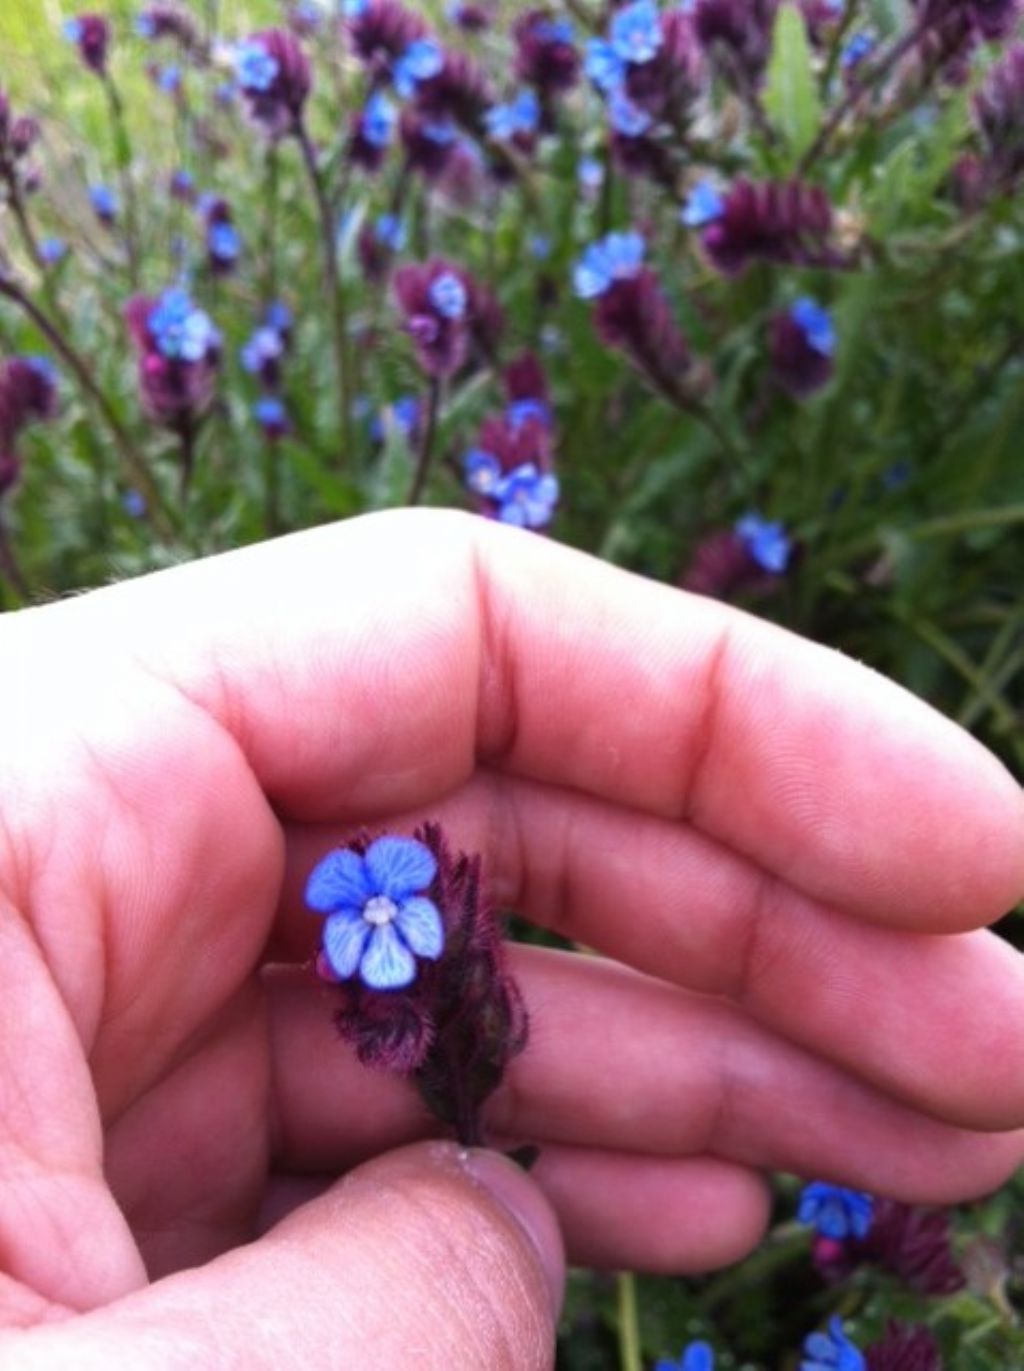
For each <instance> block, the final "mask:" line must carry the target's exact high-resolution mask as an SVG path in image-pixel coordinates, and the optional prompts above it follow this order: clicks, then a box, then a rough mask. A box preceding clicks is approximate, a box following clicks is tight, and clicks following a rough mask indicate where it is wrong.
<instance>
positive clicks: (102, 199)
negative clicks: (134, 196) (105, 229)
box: [89, 186, 119, 224]
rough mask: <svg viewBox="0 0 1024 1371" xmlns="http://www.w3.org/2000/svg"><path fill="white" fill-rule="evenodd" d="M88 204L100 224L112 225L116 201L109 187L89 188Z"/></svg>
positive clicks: (117, 207) (116, 207)
mask: <svg viewBox="0 0 1024 1371" xmlns="http://www.w3.org/2000/svg"><path fill="white" fill-rule="evenodd" d="M89 203H90V204H91V205H92V210H93V213H94V214H95V215H96V218H97V219H98V220H99V221H100V223H101V224H112V223H113V222H114V220H115V219H116V218H117V214H118V209H119V205H118V199H117V195H116V194H115V193H114V191H112V190H111V189H110V187H109V186H90V187H89Z"/></svg>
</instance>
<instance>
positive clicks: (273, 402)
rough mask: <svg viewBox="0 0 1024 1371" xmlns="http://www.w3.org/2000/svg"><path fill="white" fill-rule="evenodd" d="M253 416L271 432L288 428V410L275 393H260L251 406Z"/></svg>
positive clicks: (278, 431)
mask: <svg viewBox="0 0 1024 1371" xmlns="http://www.w3.org/2000/svg"><path fill="white" fill-rule="evenodd" d="M252 413H253V418H254V419H255V420H256V422H257V423H258V424H260V425H261V426H262V427H263V428H265V429H266V430H267V432H268V433H271V434H279V433H282V432H283V431H284V430H286V429H287V428H288V426H289V425H288V411H287V410H286V409H285V407H284V402H283V401H282V400H279V399H278V397H277V396H276V395H261V396H260V398H259V399H258V400H257V401H256V403H255V404H254V405H253V407H252Z"/></svg>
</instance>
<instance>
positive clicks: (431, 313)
mask: <svg viewBox="0 0 1024 1371" xmlns="http://www.w3.org/2000/svg"><path fill="white" fill-rule="evenodd" d="M394 292H395V299H396V301H397V302H398V306H399V308H400V309H401V311H402V313H403V314H404V316H405V330H406V332H407V333H408V335H409V337H410V338H411V339H412V341H413V344H414V346H415V349H416V357H417V360H418V361H419V364H420V366H421V367H422V368H423V370H424V372H426V374H427V375H428V376H432V377H435V378H438V379H444V378H447V377H450V376H454V375H455V373H456V372H457V371H459V370H460V368H461V367H462V366H464V365H465V363H466V361H467V360H468V358H469V355H470V350H471V347H472V345H473V344H474V343H476V344H477V346H478V347H479V348H480V350H481V351H482V352H483V353H484V355H485V356H490V355H491V354H492V353H493V350H494V346H495V343H496V341H497V335H498V334H499V333H500V331H501V324H502V320H501V313H500V311H499V310H498V308H497V305H496V303H495V302H494V300H493V299H492V297H491V296H490V294H489V292H488V291H486V290H485V289H484V288H483V287H481V286H480V285H478V284H477V283H476V282H475V281H474V280H473V279H472V277H471V276H470V275H469V274H468V272H466V271H464V270H463V268H462V267H459V266H456V265H455V264H454V263H452V262H448V261H445V260H443V259H437V260H435V261H432V262H428V263H425V264H424V265H421V266H417V265H410V266H405V267H402V268H401V269H400V270H399V271H398V272H396V273H395V279H394Z"/></svg>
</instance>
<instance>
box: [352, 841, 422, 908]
mask: <svg viewBox="0 0 1024 1371" xmlns="http://www.w3.org/2000/svg"><path fill="white" fill-rule="evenodd" d="M365 860H366V869H367V871H368V872H369V876H370V880H371V881H372V883H373V891H374V893H375V894H378V895H386V896H387V897H388V899H389V900H395V901H396V902H398V903H400V902H401V901H402V900H405V899H407V898H408V897H409V896H410V895H418V894H419V892H420V891H421V890H426V888H427V886H428V885H429V884H430V882H431V881H432V880H433V879H434V877H435V876H436V875H437V862H436V861H435V860H434V854H433V853H432V852H431V851H430V848H429V847H424V846H423V844H422V843H418V842H417V841H416V839H415V838H395V837H390V836H388V837H385V838H378V839H377V841H376V842H375V843H371V844H370V846H369V847H368V848H367V850H366V858H365Z"/></svg>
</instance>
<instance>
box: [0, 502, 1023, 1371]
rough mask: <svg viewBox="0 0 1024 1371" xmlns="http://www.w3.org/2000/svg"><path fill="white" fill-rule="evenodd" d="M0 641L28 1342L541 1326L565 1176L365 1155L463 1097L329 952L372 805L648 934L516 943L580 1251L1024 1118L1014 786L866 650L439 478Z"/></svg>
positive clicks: (2, 897) (60, 1349)
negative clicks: (368, 1003)
mask: <svg viewBox="0 0 1024 1371" xmlns="http://www.w3.org/2000/svg"><path fill="white" fill-rule="evenodd" d="M0 644H2V646H3V649H4V660H5V661H6V662H7V663H8V664H9V665H8V669H7V671H6V672H5V673H4V677H3V680H2V682H0V825H2V826H0V982H2V998H0V1004H2V1009H0V1102H2V1103H0V1269H2V1270H3V1271H4V1272H6V1275H0V1325H6V1326H7V1328H8V1330H10V1331H8V1332H7V1333H6V1334H0V1360H3V1364H4V1366H5V1367H7V1366H8V1365H9V1366H10V1367H12V1368H43V1367H45V1368H46V1371H53V1369H54V1368H57V1367H60V1366H62V1365H72V1364H73V1365H74V1366H76V1367H82V1366H91V1365H94V1364H95V1365H97V1366H99V1365H103V1366H104V1367H106V1366H110V1365H129V1364H132V1365H141V1366H145V1367H149V1366H153V1367H164V1366H176V1365H179V1364H181V1365H186V1364H187V1365H189V1366H193V1365H204V1366H208V1365H218V1366H245V1367H256V1366H262V1365H266V1366H271V1365H274V1366H281V1365H292V1364H294V1365H302V1366H304V1367H315V1366H334V1365H337V1366H342V1365H344V1366H346V1367H356V1366H362V1365H364V1364H366V1365H369V1364H371V1363H372V1364H374V1365H379V1364H387V1363H388V1362H389V1361H390V1360H392V1359H395V1358H396V1357H397V1356H399V1355H403V1354H408V1352H409V1351H410V1350H413V1349H415V1351H416V1357H417V1364H418V1365H419V1366H422V1367H425V1368H432V1367H435V1366H436V1367H463V1366H466V1367H469V1366H478V1365H479V1366H483V1365H487V1366H496V1367H497V1366H501V1367H510V1368H511V1367H515V1368H531V1367H542V1366H546V1365H548V1364H549V1362H550V1357H551V1337H552V1319H553V1307H554V1306H553V1301H552V1298H551V1293H550V1292H551V1291H554V1292H555V1296H556V1298H557V1289H558V1285H559V1281H560V1278H561V1277H560V1255H559V1250H558V1240H557V1235H556V1234H555V1233H554V1231H553V1228H552V1225H551V1221H550V1217H549V1215H548V1212H547V1210H546V1208H545V1206H544V1202H543V1200H542V1199H541V1197H540V1195H539V1193H538V1192H537V1191H536V1190H535V1189H534V1187H533V1186H532V1185H531V1183H530V1182H529V1181H527V1180H526V1179H525V1178H524V1177H521V1176H519V1175H517V1174H516V1173H514V1172H512V1171H510V1170H509V1169H508V1167H507V1164H506V1163H504V1162H502V1161H501V1160H500V1159H495V1158H490V1159H487V1160H484V1159H481V1158H479V1157H477V1158H475V1159H474V1158H470V1160H469V1161H468V1162H465V1161H464V1160H463V1159H462V1158H461V1157H460V1155H459V1154H458V1153H457V1152H456V1151H455V1150H454V1149H451V1148H440V1149H439V1148H437V1147H436V1146H435V1147H433V1148H430V1147H428V1148H426V1149H424V1148H423V1147H420V1148H418V1149H414V1150H412V1151H403V1152H400V1153H397V1154H390V1155H387V1156H384V1157H382V1158H380V1159H379V1160H376V1161H369V1162H368V1163H367V1164H365V1165H361V1166H360V1165H358V1164H359V1163H366V1161H367V1159H370V1158H375V1157H378V1154H380V1153H382V1152H386V1151H387V1150H388V1149H391V1148H393V1147H395V1146H397V1145H399V1144H401V1143H403V1142H408V1141H410V1140H412V1139H416V1138H422V1137H424V1136H425V1135H426V1134H428V1133H429V1131H430V1123H429V1120H428V1119H427V1118H426V1117H425V1116H424V1114H423V1111H422V1108H421V1106H420V1105H419V1104H418V1103H417V1101H416V1099H415V1098H414V1096H413V1093H412V1092H411V1091H410V1090H409V1089H408V1088H407V1087H406V1086H405V1085H404V1083H402V1082H400V1081H396V1080H393V1079H391V1078H388V1077H383V1076H380V1075H377V1074H371V1073H368V1072H366V1071H364V1070H363V1069H361V1068H360V1067H358V1065H357V1064H356V1063H355V1062H354V1061H353V1059H352V1056H351V1054H350V1053H349V1051H348V1049H347V1048H346V1047H345V1046H344V1045H343V1044H342V1043H341V1042H340V1041H338V1039H337V1037H336V1035H335V1033H334V1030H333V1028H332V1024H331V1013H330V999H329V992H324V991H320V990H318V989H317V988H316V987H315V986H313V985H312V984H311V981H310V977H309V974H308V971H307V970H305V969H303V966H302V965H301V964H302V963H304V962H306V961H308V959H309V957H310V956H311V954H312V951H313V948H314V944H315V940H316V937H317V934H318V931H319V924H318V921H317V920H315V919H313V918H311V916H310V915H309V914H308V912H306V910H305V909H304V907H303V903H302V898H301V892H302V887H303V883H304V881H305V878H306V876H307V874H308V872H309V870H310V868H311V867H312V865H313V864H314V863H315V861H316V860H317V859H318V858H319V857H321V856H322V855H323V854H324V852H326V851H327V850H328V849H329V848H331V847H332V846H335V845H336V844H337V843H338V842H339V841H342V840H343V839H344V837H345V836H346V835H347V834H348V833H349V832H351V830H352V829H353V828H358V827H360V826H362V825H367V826H370V827H374V828H384V827H386V828H388V829H389V830H392V831H407V830H408V829H409V828H411V827H412V826H414V825H415V824H416V823H417V822H418V821H419V820H421V819H422V818H424V817H434V818H438V819H440V821H441V822H442V823H443V824H444V826H445V828H446V829H447V831H448V832H449V834H450V835H451V837H452V839H453V841H454V842H455V843H456V844H457V845H459V846H462V847H464V848H466V849H467V850H480V851H482V852H483V853H484V854H485V859H486V863H487V867H488V870H489V872H490V876H491V885H492V888H493V890H494V891H495V894H496V896H497V899H498V901H499V903H500V904H502V905H508V906H511V907H515V908H518V909H521V910H522V912H523V913H524V914H526V915H527V916H528V917H529V918H531V919H533V920H534V921H535V922H537V923H539V924H541V925H544V926H546V927H550V928H554V929H557V930H558V931H559V932H561V933H563V934H565V935H567V936H568V937H569V938H571V939H573V940H574V941H576V942H579V943H581V944H584V945H586V946H588V947H591V948H594V949H595V950H597V951H598V952H600V953H603V954H605V956H606V957H608V958H612V959H614V960H599V959H597V958H590V957H580V956H571V955H567V954H559V953H554V952H548V951H542V950H539V949H530V948H517V949H515V951H514V954H513V957H512V960H513V962H514V966H515V971H516V974H517V975H518V977H519V979H520V981H521V984H522V987H523V990H524V993H525V997H526V1000H527V1004H528V1006H529V1009H530V1012H531V1016H532V1020H533V1033H532V1038H531V1043H530V1047H529V1049H528V1051H527V1052H526V1053H525V1054H524V1055H523V1056H522V1057H521V1058H519V1059H518V1060H517V1061H516V1062H515V1063H514V1064H513V1066H512V1068H511V1070H510V1073H509V1078H508V1080H507V1082H506V1084H505V1085H504V1086H503V1088H502V1090H501V1091H500V1092H499V1094H498V1095H497V1096H496V1097H495V1098H494V1100H493V1101H492V1103H491V1106H490V1108H489V1121H490V1124H491V1127H492V1129H493V1130H494V1132H495V1133H496V1134H498V1135H500V1136H503V1137H507V1138H508V1139H509V1140H520V1139H525V1140H529V1141H532V1142H537V1143H539V1144H540V1145H541V1147H542V1157H541V1161H540V1163H539V1164H538V1166H537V1168H536V1172H535V1175H536V1177H537V1179H538V1180H539V1181H540V1183H541V1185H542V1186H543V1188H544V1190H545V1191H546V1193H547V1195H548V1197H549V1199H550V1201H551V1202H552V1204H553V1205H554V1208H555V1210H556V1211H557V1213H558V1216H559V1218H560V1221H561V1225H562V1229H563V1231H564V1233H565V1237H566V1242H567V1245H568V1248H569V1253H570V1256H572V1257H574V1258H575V1259H577V1260H580V1261H583V1262H591V1263H594V1264H600V1265H608V1266H630V1267H641V1268H644V1267H646V1268H649V1269H655V1270H658V1269H660V1270H675V1271H685V1270H699V1269H706V1268H708V1267H711V1266H714V1265H717V1264H721V1263H723V1262H728V1261H731V1260H733V1259H736V1258H738V1257H739V1256H741V1255H742V1254H743V1253H744V1252H745V1251H746V1250H747V1249H749V1247H750V1246H752V1245H753V1244H754V1243H756V1242H757V1241H758V1239H759V1237H760V1236H761V1233H762V1231H763V1228H764V1224H765V1221H766V1215H767V1201H766V1192H765V1187H764V1183H763V1181H762V1179H761V1173H762V1172H763V1171H764V1170H765V1169H771V1168H778V1169H785V1170H789V1171H796V1172H799V1173H802V1174H804V1175H808V1176H809V1175H815V1176H821V1177H826V1178H829V1179H833V1180H837V1181H841V1182H844V1183H846V1184H852V1185H856V1186H859V1187H863V1188H866V1189H871V1190H873V1191H876V1192H880V1193H885V1194H890V1195H895V1196H899V1197H901V1198H904V1199H907V1200H913V1201H936V1202H938V1201H951V1200H954V1199H959V1198H966V1197H968V1196H972V1195H976V1194H979V1193H982V1192H984V1191H986V1190H988V1189H990V1188H993V1187H994V1186H996V1185H997V1184H999V1183H1000V1182H1001V1181H1002V1179H1004V1177H1005V1176H1006V1175H1007V1174H1008V1173H1009V1172H1010V1171H1011V1170H1012V1169H1013V1168H1014V1167H1015V1166H1016V1164H1017V1163H1018V1161H1019V1160H1020V1158H1021V1156H1022V1155H1024V1134H1022V1133H1021V1132H1020V1131H1019V1130H1020V1129H1021V1126H1022V1125H1024V1070H1022V1067H1024V1023H1022V1018H1021V1015H1020V1012H1019V1009H1020V1005H1021V1004H1022V1002H1024V970H1022V964H1021V960H1020V958H1019V957H1018V955H1017V954H1016V953H1015V952H1014V951H1013V949H1011V948H1010V947H1009V946H1008V945H1007V944H1005V943H1004V942H1001V941H999V940H998V939H996V938H995V937H994V936H993V935H991V934H989V933H987V932H971V931H969V930H971V929H975V928H977V927H979V926H980V925H982V924H983V923H985V922H987V921H989V920H991V919H992V918H994V917H996V916H997V915H998V914H1000V913H1001V912H1003V911H1004V910H1005V909H1006V908H1007V907H1008V906H1010V905H1011V904H1012V903H1013V902H1014V901H1015V900H1016V899H1017V898H1018V897H1019V896H1020V895H1021V893H1022V892H1024V844H1022V842H1021V838H1022V834H1024V802H1022V798H1021V794H1020V792H1019V790H1018V788H1017V786H1016V785H1015V784H1014V782H1013V781H1012V780H1011V778H1010V777H1009V776H1008V775H1007V774H1006V773H1005V772H1004V771H1003V770H1002V769H1001V768H1000V767H999V765H998V764H997V763H996V762H995V761H994V760H993V759H992V758H991V757H989V756H988V755H987V754H986V753H985V752H984V751H983V749H981V748H980V747H979V746H978V745H977V744H976V743H974V742H973V741H972V740H971V739H969V738H968V737H967V736H966V735H964V734H962V733H960V732H959V731H958V730H957V729H955V728H954V727H953V726H952V725H951V724H949V723H948V722H946V721H944V720H942V719H941V718H939V717H938V716H937V715H936V714H934V713H933V712H931V711H930V710H928V709H927V708H926V707H925V706H924V705H922V704H920V703H919V702H917V701H915V700H913V699H912V698H911V697H910V696H909V695H907V694H905V693H904V692H902V691H900V690H898V689H897V688H896V687H894V686H892V685H890V684H888V683H886V682H885V681H883V680H882V679H881V678H879V677H877V676H875V675H873V674H872V673H870V672H867V671H865V670H864V669H862V668H861V667H858V666H856V665H855V664H853V663H851V662H849V661H847V660H845V659H843V658H841V657H840V656H838V655H836V654H833V653H831V652H828V651H826V650H824V649H821V648H819V647H815V646H812V645H810V644H808V643H804V642H802V641H800V640H799V639H796V638H794V637H792V636H791V635H788V634H785V633H783V632H782V631H780V630H778V629H776V628H774V627H771V626H769V625H767V624H764V623H761V622H759V621H757V620H756V619H753V618H750V617H748V616H745V615H743V614H741V613H739V612H737V611H735V610H732V609H729V608H726V607H723V606H721V605H719V604H716V603H713V602H710V601H706V600H703V599H700V598H695V597H692V596H687V595H684V594H682V593H681V592H677V591H673V590H671V589H668V588H665V587H663V586H657V585H653V584H650V583H647V582H644V581H642V580H639V579H636V578H632V577H629V576H626V575H624V574H623V573H621V572H618V571H616V570H613V569H611V568H609V567H607V566H603V565H601V564H599V563H596V562H594V561H591V560H589V559H587V558H585V557H582V556H580V555H579V554H577V553H574V552H571V551H569V550H567V549H565V548H562V547H559V546H557V545H556V544H554V543H551V542H548V541H546V540H543V539H541V538H537V537H532V536H527V535H523V534H521V533H518V532H516V531H512V530H506V529H503V528H500V527H496V526H494V525H491V524H488V523H486V522H484V521H482V520H479V519H472V518H468V517H465V516H460V515H453V514H442V513H429V514H428V513H409V512H407V513H400V514H393V515H387V516H377V517H373V518H369V519H364V520H359V521H355V522H351V523H348V524H345V525H344V526H341V527H336V528H328V529H322V530H319V531H317V532H314V533H309V534H302V535H299V536H296V537H293V538H289V539H286V540H283V541H281V542H279V543H275V544H271V545H266V546H263V547H259V548H254V549H250V550H247V551H244V552H241V553H235V554H231V555H229V556H227V557H224V558H220V559H217V560H215V561H211V562H207V563H200V564H195V565H191V566H187V567H183V568H180V569H177V570H175V571H173V572H169V573H165V574H163V575H160V576H156V577H151V578H147V579H145V580H140V581H137V582H132V583H126V584H124V585H120V586H117V587H113V588H111V589H109V590H105V591H102V592H99V593H96V594H93V595H89V596H85V597H82V598H80V599H76V600H73V601H68V602H66V603H62V604H59V605H54V606H51V607H47V608H45V609H41V610H37V611H31V612H29V613H25V614H21V615H18V616H15V617H10V618H7V619H4V620H3V621H2V622H0ZM10 664H13V670H12V669H11V665H10ZM325 997H326V998H325ZM353 1166H355V1167H356V1168H357V1169H356V1170H354V1171H352V1172H351V1173H350V1175H349V1177H348V1178H347V1179H346V1180H345V1181H343V1182H341V1183H340V1184H337V1185H334V1186H333V1187H331V1188H329V1189H326V1190H325V1189H324V1187H325V1186H326V1184H327V1182H326V1178H327V1177H330V1176H334V1175H337V1174H338V1173H339V1172H340V1171H342V1170H346V1169H347V1168H350V1167H353ZM495 1176H497V1177H498V1179H497V1180H496V1181H495V1180H494V1177H495ZM491 1182H493V1184H494V1186H495V1188H496V1189H497V1190H498V1192H499V1201H500V1202H496V1201H495V1200H494V1199H492V1198H490V1192H489V1190H488V1184H489V1183H491ZM320 1191H323V1192H324V1193H322V1194H319V1193H318V1192H320ZM310 1195H317V1197H316V1198H313V1199H312V1200H311V1201H310V1202H309V1203H306V1204H304V1205H302V1206H301V1207H298V1208H296V1207H294V1206H295V1204H296V1202H297V1200H300V1199H305V1198H308V1197H309V1196H310ZM510 1209H511V1210H512V1211H517V1212H521V1213H522V1212H525V1216H526V1219H527V1221H528V1226H529V1228H530V1230H531V1232H532V1234H533V1241H532V1242H531V1240H530V1239H529V1238H528V1237H527V1236H525V1234H524V1232H523V1231H522V1230H521V1228H520V1227H519V1226H518V1225H517V1224H516V1223H515V1222H514V1220H513V1219H512V1217H511V1216H510V1213H509V1210H510ZM282 1214H284V1215H287V1217H285V1218H284V1219H283V1221H282V1222H281V1223H280V1224H279V1225H277V1226H276V1227H275V1226H272V1225H273V1220H274V1219H275V1218H276V1217H277V1216H280V1215H282ZM268 1229H269V1231H266V1232H265V1233H264V1236H262V1237H259V1238H258V1240H257V1234H258V1233H259V1232H261V1231H263V1230H268ZM147 1268H148V1273H149V1276H150V1277H152V1278H156V1279H154V1283H153V1284H152V1285H147V1283H146V1281H147V1274H146V1272H147ZM175 1272H177V1273H178V1274H171V1273H175ZM545 1272H547V1277H548V1278H547V1279H545ZM80 1311H93V1312H91V1313H86V1314H81V1313H80ZM19 1329H20V1330H22V1331H15V1330H19ZM5 1358H6V1359H7V1360H4V1359H5Z"/></svg>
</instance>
